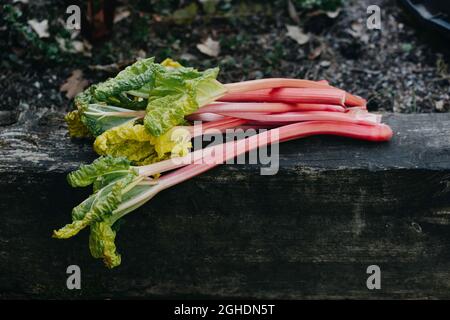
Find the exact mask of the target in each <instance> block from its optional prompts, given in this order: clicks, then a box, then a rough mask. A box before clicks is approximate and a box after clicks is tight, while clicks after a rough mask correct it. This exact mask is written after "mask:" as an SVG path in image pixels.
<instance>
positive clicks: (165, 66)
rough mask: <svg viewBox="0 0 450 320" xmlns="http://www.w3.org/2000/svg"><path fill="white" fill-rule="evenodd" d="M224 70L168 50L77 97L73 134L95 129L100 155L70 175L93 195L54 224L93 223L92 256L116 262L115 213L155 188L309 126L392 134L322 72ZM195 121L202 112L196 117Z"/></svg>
mask: <svg viewBox="0 0 450 320" xmlns="http://www.w3.org/2000/svg"><path fill="white" fill-rule="evenodd" d="M218 71H219V70H218V69H217V68H215V69H208V70H205V71H198V70H196V69H193V68H188V67H183V66H181V65H180V64H179V63H177V62H175V61H173V60H170V59H166V60H165V61H163V62H162V63H160V64H158V63H155V62H154V59H153V58H150V59H144V60H139V61H137V62H136V63H134V64H133V65H131V66H129V67H127V68H126V69H124V70H123V71H121V72H119V73H118V74H117V76H116V77H114V78H111V79H108V80H106V81H105V82H103V83H99V84H96V85H93V86H91V87H90V88H88V89H87V90H86V91H84V92H83V93H81V94H79V95H78V96H77V97H76V98H75V106H76V109H75V110H74V111H72V112H70V113H69V114H67V116H66V121H67V123H68V127H69V133H70V135H71V136H72V137H92V138H95V141H94V150H95V151H96V152H97V153H98V154H99V155H101V157H100V158H98V159H97V160H95V161H94V162H93V163H92V164H89V165H82V166H81V167H80V169H78V170H77V171H74V172H72V173H70V174H69V175H68V181H69V183H70V185H71V186H73V187H85V186H88V185H92V186H93V194H92V195H91V196H90V197H89V198H87V199H86V200H85V201H83V202H82V203H80V204H79V205H78V206H76V207H75V208H74V209H73V210H72V223H70V224H67V225H66V226H64V227H63V228H61V229H59V230H57V231H54V233H53V236H54V237H56V238H60V239H63V238H69V237H72V236H74V235H76V234H77V233H78V232H79V231H81V230H82V229H84V228H87V227H89V228H90V238H89V248H90V251H91V254H92V256H94V257H95V258H102V259H103V260H104V262H105V264H106V266H107V267H109V268H112V267H115V266H117V265H119V264H120V262H121V257H120V255H119V254H118V253H117V250H116V246H115V243H114V241H115V237H116V232H117V226H118V221H119V219H121V218H122V217H123V216H124V215H126V214H128V213H129V212H131V211H133V210H135V209H136V208H138V207H140V206H141V205H143V204H144V203H145V202H147V201H149V200H150V199H151V198H152V197H153V196H155V195H156V194H157V193H158V192H160V191H162V190H164V189H166V188H169V187H171V186H173V185H175V184H178V183H181V182H183V181H185V180H187V179H189V178H192V177H194V176H196V175H198V174H200V173H202V172H204V171H206V170H209V169H210V168H212V167H214V166H216V165H218V164H221V163H225V162H226V161H228V160H229V159H232V158H234V157H236V156H239V155H242V154H244V153H246V152H249V151H251V150H254V149H256V148H259V147H263V146H267V145H269V144H272V143H278V142H283V141H287V140H292V139H298V138H303V137H307V136H311V135H338V136H344V137H350V138H355V139H362V140H368V141H387V140H389V139H390V138H391V137H392V131H391V129H390V128H389V127H388V126H387V125H385V124H382V123H381V117H380V116H379V115H375V114H371V113H369V112H368V111H367V110H366V101H365V100H364V99H362V98H360V97H358V96H354V95H352V94H350V93H348V92H345V91H343V90H341V89H337V88H335V87H332V86H330V85H329V84H328V82H326V81H309V80H299V79H261V80H253V81H244V82H239V83H230V84H222V83H220V82H219V81H217V80H216V77H217V74H218ZM198 121H201V124H200V125H199V123H198ZM232 128H256V129H262V128H264V129H269V130H266V131H262V132H260V133H258V134H255V135H253V136H250V137H247V138H245V139H241V140H236V141H228V142H226V143H223V144H219V145H214V146H207V147H205V148H203V149H198V150H191V149H192V143H191V139H192V138H194V137H196V136H199V135H204V134H208V132H210V131H211V130H215V132H217V131H219V132H224V131H225V130H228V129H232Z"/></svg>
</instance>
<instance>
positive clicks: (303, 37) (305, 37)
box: [286, 25, 309, 45]
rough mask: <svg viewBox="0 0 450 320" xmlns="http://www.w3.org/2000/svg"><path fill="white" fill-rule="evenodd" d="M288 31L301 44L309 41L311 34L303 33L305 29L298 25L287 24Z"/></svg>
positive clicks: (289, 35) (288, 34)
mask: <svg viewBox="0 0 450 320" xmlns="http://www.w3.org/2000/svg"><path fill="white" fill-rule="evenodd" d="M286 28H287V30H288V32H287V33H286V35H287V36H288V37H290V38H292V39H294V40H295V41H296V42H297V43H298V44H299V45H303V44H305V43H307V42H308V41H309V34H306V33H303V30H302V29H300V28H299V27H297V26H290V25H286Z"/></svg>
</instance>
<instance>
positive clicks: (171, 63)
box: [161, 58, 182, 68]
mask: <svg viewBox="0 0 450 320" xmlns="http://www.w3.org/2000/svg"><path fill="white" fill-rule="evenodd" d="M161 65H162V66H164V67H169V68H181V67H182V65H181V64H179V63H178V62H176V61H174V60H172V59H170V58H166V59H165V60H164V61H163V62H161Z"/></svg>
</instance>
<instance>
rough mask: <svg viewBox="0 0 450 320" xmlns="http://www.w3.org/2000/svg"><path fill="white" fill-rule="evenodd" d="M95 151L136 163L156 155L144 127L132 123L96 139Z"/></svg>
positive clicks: (108, 131) (104, 133)
mask: <svg viewBox="0 0 450 320" xmlns="http://www.w3.org/2000/svg"><path fill="white" fill-rule="evenodd" d="M94 150H95V152H97V153H98V154H100V155H111V156H113V157H126V158H127V159H128V160H130V161H133V162H136V163H137V162H141V161H144V160H145V159H146V158H148V157H153V156H154V154H155V148H154V147H153V145H152V143H151V142H150V135H149V134H148V133H147V132H146V131H145V128H144V126H143V125H139V124H138V125H134V124H133V122H132V121H130V122H127V123H125V124H123V125H120V126H117V127H114V128H111V129H109V130H107V131H105V132H103V133H102V134H101V135H99V136H98V137H97V138H96V139H95V142H94Z"/></svg>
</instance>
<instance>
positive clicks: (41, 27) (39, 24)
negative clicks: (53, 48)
mask: <svg viewBox="0 0 450 320" xmlns="http://www.w3.org/2000/svg"><path fill="white" fill-rule="evenodd" d="M28 24H29V25H30V27H31V28H32V29H33V31H34V32H36V33H37V35H38V36H39V38H48V37H50V34H49V33H48V20H47V19H45V20H42V21H37V20H36V19H32V20H28Z"/></svg>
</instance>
